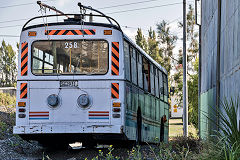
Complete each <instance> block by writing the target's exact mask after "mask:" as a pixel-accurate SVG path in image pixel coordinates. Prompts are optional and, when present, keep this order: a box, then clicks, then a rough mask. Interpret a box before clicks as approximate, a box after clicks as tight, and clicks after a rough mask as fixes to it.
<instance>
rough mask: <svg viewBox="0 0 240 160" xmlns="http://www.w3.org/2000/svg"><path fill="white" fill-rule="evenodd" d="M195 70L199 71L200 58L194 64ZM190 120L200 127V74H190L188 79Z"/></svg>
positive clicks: (196, 126)
mask: <svg viewBox="0 0 240 160" xmlns="http://www.w3.org/2000/svg"><path fill="white" fill-rule="evenodd" d="M194 71H196V72H197V71H198V59H197V60H196V62H195V64H194ZM188 101H189V104H188V106H189V110H188V112H189V122H190V123H191V124H193V125H194V127H195V128H198V74H193V75H190V78H189V80H188Z"/></svg>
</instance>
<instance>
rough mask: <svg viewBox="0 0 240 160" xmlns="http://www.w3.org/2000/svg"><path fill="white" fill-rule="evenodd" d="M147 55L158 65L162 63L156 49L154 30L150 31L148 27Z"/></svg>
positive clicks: (156, 42) (157, 48)
mask: <svg viewBox="0 0 240 160" xmlns="http://www.w3.org/2000/svg"><path fill="white" fill-rule="evenodd" d="M147 44H148V54H149V55H150V56H151V57H152V58H153V59H154V60H155V61H157V62H158V63H160V64H161V63H162V61H163V60H162V58H161V57H160V55H159V47H158V44H159V43H158V41H157V36H156V32H155V31H154V30H152V28H151V27H150V29H149V30H148V41H147Z"/></svg>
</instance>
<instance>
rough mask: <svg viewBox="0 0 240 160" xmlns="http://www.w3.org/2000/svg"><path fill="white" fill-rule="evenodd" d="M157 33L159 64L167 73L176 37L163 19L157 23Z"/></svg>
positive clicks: (170, 66) (169, 68)
mask: <svg viewBox="0 0 240 160" xmlns="http://www.w3.org/2000/svg"><path fill="white" fill-rule="evenodd" d="M157 33H158V40H159V46H160V49H159V55H160V57H162V61H160V64H161V65H162V66H163V67H164V68H165V69H166V70H167V72H168V74H169V73H170V70H171V69H172V59H173V49H174V48H175V43H176V41H177V39H178V37H177V36H176V35H173V34H171V32H170V26H169V24H168V23H167V22H166V21H164V20H163V21H162V22H160V23H158V24H157Z"/></svg>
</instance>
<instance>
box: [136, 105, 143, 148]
mask: <svg viewBox="0 0 240 160" xmlns="http://www.w3.org/2000/svg"><path fill="white" fill-rule="evenodd" d="M141 140H142V114H141V109H140V108H138V111H137V129H136V145H140V143H141Z"/></svg>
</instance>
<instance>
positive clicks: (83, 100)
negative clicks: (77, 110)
mask: <svg viewBox="0 0 240 160" xmlns="http://www.w3.org/2000/svg"><path fill="white" fill-rule="evenodd" d="M77 103H78V105H79V106H80V107H83V108H86V107H87V106H89V104H90V98H89V96H88V95H87V94H82V95H80V96H79V97H78V99H77Z"/></svg>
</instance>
